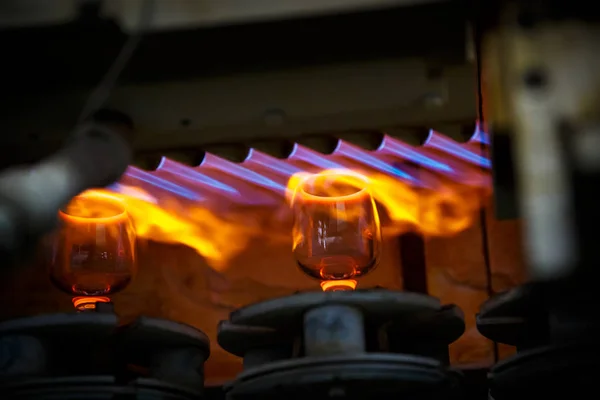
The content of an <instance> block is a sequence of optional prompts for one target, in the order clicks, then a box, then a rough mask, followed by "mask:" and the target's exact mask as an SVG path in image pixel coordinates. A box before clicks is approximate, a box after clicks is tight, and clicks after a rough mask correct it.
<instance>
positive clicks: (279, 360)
mask: <svg viewBox="0 0 600 400" xmlns="http://www.w3.org/2000/svg"><path fill="white" fill-rule="evenodd" d="M464 327H465V326H464V321H463V315H462V312H461V310H460V309H459V308H458V307H456V306H454V305H448V306H442V305H441V304H440V302H439V300H438V299H436V298H433V297H429V296H426V295H421V294H416V293H406V292H394V291H389V290H383V289H371V290H357V291H343V292H314V293H301V294H294V295H291V296H288V297H283V298H278V299H273V300H268V301H265V302H262V303H257V304H254V305H251V306H248V307H244V308H242V309H239V310H237V311H235V312H233V313H232V314H231V317H230V319H229V320H228V321H222V322H221V324H220V326H219V332H218V342H219V344H220V345H221V347H223V348H224V349H225V350H227V351H228V352H230V353H232V354H234V355H237V356H240V357H243V360H244V371H243V372H242V373H241V374H240V375H239V376H238V377H237V379H236V380H235V381H234V382H233V383H231V384H230V385H229V386H228V387H226V392H227V396H228V398H229V399H232V400H233V399H244V400H246V399H261V400H264V399H283V398H285V399H300V398H302V399H305V398H311V399H320V398H330V397H340V398H346V399H354V398H356V399H365V398H371V397H372V398H375V397H377V398H379V399H387V398H390V399H391V398H398V397H397V396H398V395H409V396H411V397H410V398H415V399H429V398H436V399H443V398H453V396H455V395H456V394H457V393H458V391H459V386H460V385H459V382H460V375H459V374H458V373H456V372H455V371H453V370H451V369H449V368H448V344H450V343H451V342H453V341H454V340H456V339H457V338H458V337H459V336H460V335H461V334H462V333H463V332H464Z"/></svg>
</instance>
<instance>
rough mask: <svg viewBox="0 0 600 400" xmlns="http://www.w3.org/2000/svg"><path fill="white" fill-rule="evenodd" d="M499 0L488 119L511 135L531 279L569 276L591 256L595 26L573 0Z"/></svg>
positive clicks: (487, 70) (599, 218)
mask: <svg viewBox="0 0 600 400" xmlns="http://www.w3.org/2000/svg"><path fill="white" fill-rule="evenodd" d="M496 3H497V4H494V5H495V6H496V7H495V8H494V7H493V10H494V11H493V12H492V11H490V13H493V14H494V17H493V19H490V20H487V22H488V23H489V24H490V25H489V26H490V27H491V28H490V27H488V28H487V29H486V31H484V35H483V40H482V52H483V61H482V73H483V78H482V81H483V84H484V89H483V94H484V99H483V100H484V103H485V104H484V105H485V111H486V112H485V118H486V119H487V122H488V123H489V124H490V129H491V130H492V131H493V137H496V139H494V138H493V139H492V140H494V141H495V142H501V141H502V139H500V140H498V138H497V136H500V137H506V136H508V137H509V138H510V141H511V142H512V147H513V151H514V159H515V163H514V165H515V175H516V180H517V184H518V190H517V196H518V199H519V204H520V212H521V215H522V217H523V218H524V219H525V221H526V223H525V224H524V225H525V233H526V235H525V240H526V247H527V252H526V254H527V256H528V258H529V260H528V261H529V266H530V273H531V277H532V279H535V280H545V281H547V280H554V279H560V278H567V277H570V276H573V275H574V274H576V273H579V272H582V271H583V270H589V269H591V268H594V267H595V265H596V264H597V261H596V260H597V251H596V244H595V240H590V239H591V235H590V234H591V233H592V232H593V229H595V227H596V226H598V223H599V222H600V214H599V211H598V207H597V206H596V204H595V202H594V201H593V200H591V199H593V198H594V194H593V193H592V191H594V190H595V185H596V184H597V182H598V179H599V178H600V147H598V146H599V143H600V139H599V138H600V136H599V132H600V129H599V128H598V127H599V126H600V95H599V94H598V93H599V89H600V76H599V75H598V74H597V71H598V70H599V69H600V26H599V25H598V24H597V23H596V22H597V21H594V20H593V18H594V16H595V13H594V12H593V10H590V9H589V5H585V4H583V3H582V2H579V1H574V2H569V4H568V5H566V4H562V3H561V4H558V3H560V2H558V3H557V2H552V1H539V2H512V1H509V2H496ZM486 95H488V96H487V97H486Z"/></svg>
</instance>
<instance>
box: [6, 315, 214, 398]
mask: <svg viewBox="0 0 600 400" xmlns="http://www.w3.org/2000/svg"><path fill="white" fill-rule="evenodd" d="M101 308H102V307H100V309H101ZM208 355H209V342H208V338H207V337H206V335H204V333H202V332H200V331H198V330H196V329H195V328H192V327H190V326H187V325H183V324H179V323H175V322H171V321H167V320H161V319H154V318H146V317H140V318H138V319H136V320H135V321H134V322H132V323H129V324H126V325H119V322H118V318H117V316H116V315H114V314H112V313H102V312H84V313H77V314H52V315H40V316H35V317H30V318H22V319H17V320H11V321H6V322H3V323H2V324H0V388H1V390H2V396H1V397H2V398H3V399H28V400H38V399H39V400H42V399H43V400H45V399H61V400H63V399H64V400H70V399H73V400H75V399H76V400H81V399H90V398H94V399H107V400H108V399H111V400H112V399H115V396H118V398H119V399H139V398H149V399H150V398H151V399H156V400H163V399H165V400H166V399H169V400H171V399H172V400H185V399H197V398H200V397H201V396H202V393H203V384H204V372H203V366H204V362H205V361H206V359H207V358H208Z"/></svg>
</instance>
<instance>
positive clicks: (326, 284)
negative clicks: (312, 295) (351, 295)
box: [321, 279, 356, 292]
mask: <svg viewBox="0 0 600 400" xmlns="http://www.w3.org/2000/svg"><path fill="white" fill-rule="evenodd" d="M321 289H323V291H324V292H337V291H342V290H354V289H356V281H355V280H353V279H345V280H339V281H323V282H321Z"/></svg>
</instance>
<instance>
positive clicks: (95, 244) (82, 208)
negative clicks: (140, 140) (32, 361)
mask: <svg viewBox="0 0 600 400" xmlns="http://www.w3.org/2000/svg"><path fill="white" fill-rule="evenodd" d="M58 218H59V222H60V225H59V228H58V229H57V231H56V233H55V235H54V236H53V238H52V249H51V260H50V279H51V281H52V282H53V283H54V285H55V286H56V287H58V288H59V289H61V290H62V291H64V292H66V293H68V294H71V295H73V296H74V297H73V305H74V306H75V308H76V309H77V310H78V311H88V310H94V309H95V306H96V303H97V302H108V301H109V298H108V297H107V296H108V295H111V294H114V293H116V292H119V291H121V290H122V289H124V288H125V287H126V286H127V285H128V284H129V282H131V280H132V278H133V276H134V275H135V272H136V253H135V230H134V227H133V224H132V222H131V220H130V218H129V216H128V213H127V209H126V207H125V204H124V203H123V202H122V201H121V200H120V199H119V198H118V197H116V196H113V195H111V194H110V193H105V192H98V191H87V192H84V193H82V194H80V195H78V196H76V197H75V198H73V199H72V200H71V202H70V203H69V204H68V205H67V206H65V207H63V208H62V209H61V210H60V211H59V212H58Z"/></svg>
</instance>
